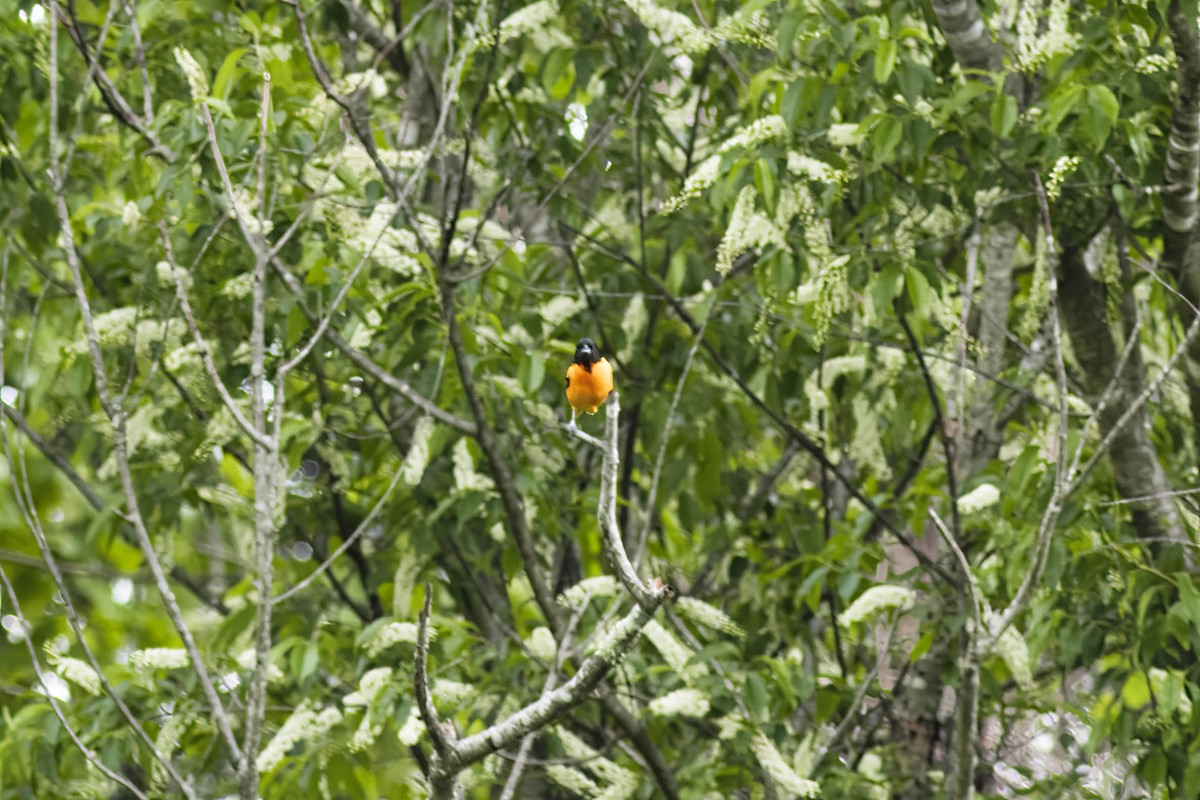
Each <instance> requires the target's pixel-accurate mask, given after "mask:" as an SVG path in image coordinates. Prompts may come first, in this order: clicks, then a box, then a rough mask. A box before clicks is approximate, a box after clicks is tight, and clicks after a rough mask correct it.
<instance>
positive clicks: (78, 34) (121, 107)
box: [50, 2, 176, 162]
mask: <svg viewBox="0 0 1200 800" xmlns="http://www.w3.org/2000/svg"><path fill="white" fill-rule="evenodd" d="M50 15H51V16H52V17H54V18H55V19H56V20H60V21H61V22H62V24H63V25H64V26H65V27H66V30H67V33H68V35H70V37H71V40H72V41H73V42H74V43H75V47H76V48H77V49H78V50H79V52H80V53H82V54H83V58H84V60H85V61H87V63H88V70H89V75H90V78H91V80H93V81H94V82H95V84H96V88H97V89H99V90H100V96H101V97H102V98H103V99H104V102H105V105H107V106H108V108H109V110H110V111H112V112H113V116H114V117H115V118H116V119H117V120H118V121H119V122H121V123H122V124H124V125H125V126H127V127H129V128H132V129H133V130H135V131H137V132H138V134H139V135H141V137H142V138H143V139H145V140H146V141H147V142H149V143H150V145H151V147H150V150H149V151H148V153H149V155H154V156H158V157H159V158H161V159H163V160H164V161H167V162H171V161H174V160H175V157H176V156H175V152H174V151H173V150H171V148H169V147H167V146H166V145H164V144H163V143H162V142H161V141H159V138H158V136H157V135H155V133H154V131H152V130H150V128H149V127H148V124H147V121H146V120H144V119H142V118H140V117H139V116H138V115H137V112H135V111H134V110H133V108H132V107H131V106H130V105H129V103H128V101H126V100H125V97H124V96H123V95H122V94H121V92H120V90H119V89H117V87H116V85H115V84H114V83H113V82H112V79H111V78H109V77H108V73H106V72H105V71H104V70H103V69H100V68H99V67H98V66H94V65H97V63H98V62H97V60H96V58H95V57H93V55H92V53H91V51H90V50H89V49H88V45H87V41H86V40H85V39H84V38H83V32H82V31H81V30H79V26H78V24H77V21H76V20H75V19H73V18H72V17H71V16H70V15H69V14H68V13H67V11H66V10H65V9H63V8H62V7H61V6H59V5H58V3H57V2H54V3H51V4H50ZM53 116H54V115H53V114H52V117H53Z"/></svg>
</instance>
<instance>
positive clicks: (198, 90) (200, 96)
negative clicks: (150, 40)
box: [175, 47, 208, 103]
mask: <svg viewBox="0 0 1200 800" xmlns="http://www.w3.org/2000/svg"><path fill="white" fill-rule="evenodd" d="M175 63H177V64H178V65H179V68H180V69H181V70H183V74H184V76H185V77H186V78H187V82H188V88H189V89H190V90H191V92H192V102H193V103H203V102H204V100H205V98H207V97H208V78H206V77H205V76H204V70H203V69H201V68H200V64H199V63H197V61H196V59H195V58H193V57H192V54H191V53H189V52H188V51H187V49H186V48H183V47H176V48H175Z"/></svg>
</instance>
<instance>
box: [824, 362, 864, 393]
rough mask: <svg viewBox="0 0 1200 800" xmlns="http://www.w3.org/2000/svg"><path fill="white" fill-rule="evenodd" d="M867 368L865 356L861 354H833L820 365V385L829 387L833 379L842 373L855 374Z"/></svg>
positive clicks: (842, 374)
mask: <svg viewBox="0 0 1200 800" xmlns="http://www.w3.org/2000/svg"><path fill="white" fill-rule="evenodd" d="M866 369H867V358H866V356H862V355H854V356H834V357H833V358H827V359H825V363H823V364H822V365H821V387H822V388H823V389H826V390H828V389H830V388H831V387H832V386H833V383H834V381H836V380H837V379H838V378H841V377H842V376H844V375H857V374H861V373H863V372H865V371H866Z"/></svg>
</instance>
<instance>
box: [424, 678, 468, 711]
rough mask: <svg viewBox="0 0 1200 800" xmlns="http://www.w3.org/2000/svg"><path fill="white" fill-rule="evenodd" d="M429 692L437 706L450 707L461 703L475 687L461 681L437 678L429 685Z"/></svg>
mask: <svg viewBox="0 0 1200 800" xmlns="http://www.w3.org/2000/svg"><path fill="white" fill-rule="evenodd" d="M429 693H430V694H432V695H433V699H434V700H435V701H436V702H437V704H438V705H439V706H445V707H447V708H452V707H456V706H460V705H462V704H463V703H464V702H465V701H466V700H467V699H468V698H470V697H471V695H472V694H474V693H475V687H474V686H473V685H471V684H469V683H463V682H462V681H451V680H445V679H443V680H439V681H435V682H434V684H433V686H432V687H430V690H429Z"/></svg>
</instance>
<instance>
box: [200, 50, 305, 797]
mask: <svg viewBox="0 0 1200 800" xmlns="http://www.w3.org/2000/svg"><path fill="white" fill-rule="evenodd" d="M200 107H201V109H202V110H203V114H204V124H205V127H206V128H207V129H208V137H209V143H210V144H211V146H212V151H213V156H214V157H215V158H216V160H217V168H218V170H219V171H220V173H221V180H222V182H223V183H224V184H225V191H226V194H227V195H228V199H229V202H230V204H231V205H232V206H233V208H234V213H235V214H236V215H237V219H238V224H239V225H240V226H241V228H242V233H243V234H244V235H245V237H246V243H247V244H248V245H249V246H250V249H251V250H252V251H253V252H254V289H253V292H252V294H251V322H250V390H251V395H250V396H251V418H252V422H253V424H254V430H255V432H256V433H257V434H258V436H257V438H256V439H255V442H254V561H255V572H256V573H257V578H258V580H257V581H256V583H257V585H258V618H257V620H256V624H255V631H254V656H255V658H254V672H253V674H252V675H251V678H250V691H249V696H248V698H247V701H246V729H245V733H244V737H243V739H242V749H243V750H244V751H245V752H246V754H247V757H246V760H245V763H244V764H243V765H242V773H241V776H240V779H241V780H240V785H241V786H240V788H241V795H242V800H257V798H258V790H259V786H258V783H259V780H258V767H257V764H256V758H255V754H256V753H258V745H259V740H260V739H261V737H262V725H263V718H264V716H265V715H266V704H267V667H268V666H269V662H270V657H271V611H272V609H273V607H274V603H272V602H271V584H272V582H273V579H274V570H275V562H274V556H275V489H276V483H277V479H278V477H279V425H280V423H281V422H282V419H283V415H284V390H285V388H286V383H285V381H284V375H283V373H282V370H281V374H280V379H279V381H278V383H277V385H276V386H275V394H274V400H273V403H274V409H273V413H274V415H275V429H274V433H273V435H271V436H268V435H267V418H266V403H265V397H264V394H263V386H264V384H265V382H266V380H265V371H266V370H265V359H266V306H267V298H266V290H267V260H268V257H267V244H266V241H265V239H263V238H262V234H263V231H265V230H266V225H265V221H266V216H265V215H266V205H267V197H266V191H267V190H266V161H267V119H268V116H269V114H270V107H271V76H270V75H269V74H267V73H263V87H262V106H261V108H260V110H259V137H258V148H259V153H258V158H259V164H258V231H257V232H252V231H251V230H250V229H249V225H248V224H247V222H246V221H245V220H243V219H242V216H241V212H240V211H239V210H238V209H237V204H236V202H235V201H234V198H233V189H232V187H231V186H230V185H229V176H228V174H227V173H226V171H225V166H224V163H223V160H222V159H221V151H220V148H218V147H217V138H216V132H215V131H214V130H213V123H212V117H211V115H210V114H209V113H208V106H206V105H203V104H202V105H201V106H200Z"/></svg>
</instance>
